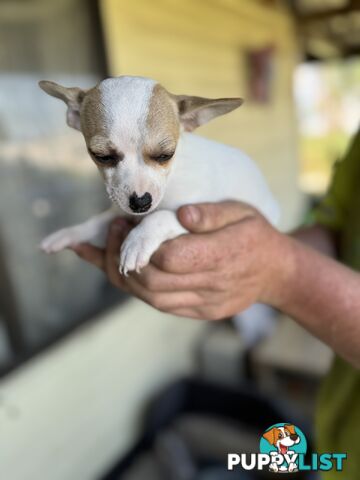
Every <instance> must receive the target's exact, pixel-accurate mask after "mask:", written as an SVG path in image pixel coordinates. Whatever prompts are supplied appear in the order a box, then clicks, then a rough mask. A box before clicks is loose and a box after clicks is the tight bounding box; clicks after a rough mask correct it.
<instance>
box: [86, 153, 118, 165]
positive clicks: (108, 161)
mask: <svg viewBox="0 0 360 480" xmlns="http://www.w3.org/2000/svg"><path fill="white" fill-rule="evenodd" d="M90 153H91V154H92V156H93V157H94V159H95V160H96V162H97V163H99V164H101V165H104V166H108V167H114V166H115V165H117V164H118V163H119V162H120V161H121V160H122V159H123V155H122V154H119V153H111V154H109V155H99V154H96V153H94V152H90Z"/></svg>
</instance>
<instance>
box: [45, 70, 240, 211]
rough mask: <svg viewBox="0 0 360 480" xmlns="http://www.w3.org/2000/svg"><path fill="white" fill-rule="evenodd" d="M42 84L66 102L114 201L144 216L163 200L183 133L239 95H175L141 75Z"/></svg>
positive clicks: (228, 109)
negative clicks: (82, 84) (86, 84)
mask: <svg viewBox="0 0 360 480" xmlns="http://www.w3.org/2000/svg"><path fill="white" fill-rule="evenodd" d="M39 85H40V87H41V88H42V89H43V90H44V91H45V92H47V93H48V94H49V95H52V96H53V97H57V98H59V99H61V100H63V101H64V102H65V103H66V105H67V107H68V108H67V123H68V125H69V126H71V127H73V128H76V129H78V130H81V132H82V133H83V135H84V137H85V141H86V145H87V149H88V151H89V154H90V156H91V158H92V159H93V160H94V162H95V164H96V165H97V167H98V169H99V170H100V172H101V174H102V176H103V178H104V180H105V184H106V189H107V192H108V194H109V196H110V198H111V200H112V201H113V202H114V203H116V204H117V205H118V206H119V207H120V208H121V209H122V210H124V211H125V212H127V213H130V214H135V215H143V214H145V213H148V212H150V211H152V210H154V209H155V208H156V207H157V205H158V204H159V203H160V201H161V199H162V197H163V195H164V192H165V189H166V184H167V178H168V176H169V173H170V171H171V167H172V164H173V162H174V158H175V156H176V147H177V143H178V139H179V135H180V133H181V131H182V130H186V131H192V130H194V129H195V128H196V127H198V126H200V125H202V124H204V123H206V122H208V121H209V120H211V119H212V118H214V117H217V116H218V115H223V114H225V113H228V112H231V111H232V110H234V109H235V108H237V107H239V106H240V105H241V103H242V100H241V99H240V98H222V99H207V98H201V97H191V96H187V95H172V94H170V93H169V92H167V91H166V90H165V88H163V87H162V86H161V85H160V84H158V83H156V82H155V81H153V80H151V79H148V78H143V77H130V76H122V77H116V78H108V79H106V80H103V81H102V82H100V83H99V84H98V85H97V86H96V87H94V88H91V89H89V90H81V89H80V88H66V87H63V86H61V85H58V84H56V83H54V82H49V81H41V82H40V83H39Z"/></svg>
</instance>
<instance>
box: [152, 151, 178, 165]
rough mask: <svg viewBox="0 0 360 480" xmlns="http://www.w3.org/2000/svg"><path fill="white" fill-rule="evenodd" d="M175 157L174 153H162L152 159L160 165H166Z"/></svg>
mask: <svg viewBox="0 0 360 480" xmlns="http://www.w3.org/2000/svg"><path fill="white" fill-rule="evenodd" d="M173 155H174V153H162V154H161V155H154V156H153V157H151V158H152V159H153V160H155V161H157V162H159V163H165V162H167V161H169V160H170V158H171V157H173Z"/></svg>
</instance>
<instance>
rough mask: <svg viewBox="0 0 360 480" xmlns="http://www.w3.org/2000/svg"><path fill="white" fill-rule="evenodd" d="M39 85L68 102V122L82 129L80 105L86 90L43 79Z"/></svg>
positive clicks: (45, 90)
mask: <svg viewBox="0 0 360 480" xmlns="http://www.w3.org/2000/svg"><path fill="white" fill-rule="evenodd" d="M39 87H40V88H41V89H42V90H44V92H46V93H48V94H49V95H51V96H52V97H56V98H60V100H62V101H63V102H65V103H66V105H67V107H68V109H67V112H66V121H67V124H68V125H69V127H72V128H76V130H81V125H80V107H81V103H82V101H83V99H84V96H85V93H86V91H85V90H81V89H80V88H77V87H72V88H67V87H63V86H62V85H58V84H57V83H55V82H50V81H48V80H41V82H39Z"/></svg>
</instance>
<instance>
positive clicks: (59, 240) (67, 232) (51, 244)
mask: <svg viewBox="0 0 360 480" xmlns="http://www.w3.org/2000/svg"><path fill="white" fill-rule="evenodd" d="M80 242H81V236H80V235H79V232H78V230H77V229H76V228H74V227H70V228H62V229H61V230H58V231H57V232H54V233H52V234H51V235H49V236H48V237H46V238H44V240H43V241H42V242H41V243H40V249H41V250H43V251H44V252H45V253H57V252H60V251H61V250H64V249H65V248H67V247H69V246H70V245H75V244H76V243H80Z"/></svg>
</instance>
